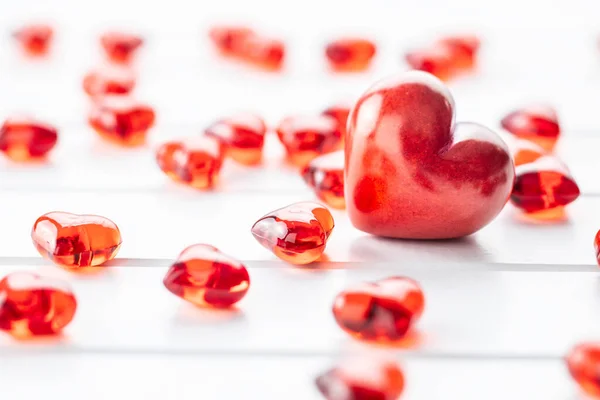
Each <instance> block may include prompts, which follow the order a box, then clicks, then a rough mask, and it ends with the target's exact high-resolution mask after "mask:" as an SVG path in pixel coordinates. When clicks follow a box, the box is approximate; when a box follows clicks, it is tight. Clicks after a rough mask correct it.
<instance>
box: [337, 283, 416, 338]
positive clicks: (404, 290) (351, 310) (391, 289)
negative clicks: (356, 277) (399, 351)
mask: <svg viewBox="0 0 600 400" xmlns="http://www.w3.org/2000/svg"><path fill="white" fill-rule="evenodd" d="M424 307H425V296H424V294H423V290H422V289H421V287H420V286H419V284H418V283H417V282H415V281H414V280H412V279H410V278H406V277H392V278H386V279H382V280H380V281H377V282H373V283H362V284H360V285H357V286H356V287H353V288H350V289H346V290H344V291H343V292H341V293H340V294H338V295H337V297H336V298H335V301H334V303H333V316H334V317H335V320H336V322H337V323H338V325H339V326H340V327H341V328H342V329H343V330H344V331H346V332H347V333H349V334H350V335H352V336H354V337H356V338H358V339H363V340H369V341H378V342H393V341H398V340H400V339H402V338H403V337H405V335H406V334H407V333H408V331H409V330H410V329H411V327H412V326H414V324H415V323H416V322H417V320H418V319H419V318H420V316H421V313H422V312H423V308H424Z"/></svg>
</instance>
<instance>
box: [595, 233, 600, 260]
mask: <svg viewBox="0 0 600 400" xmlns="http://www.w3.org/2000/svg"><path fill="white" fill-rule="evenodd" d="M594 250H596V260H597V261H598V265H600V231H598V232H597V233H596V237H595V238H594Z"/></svg>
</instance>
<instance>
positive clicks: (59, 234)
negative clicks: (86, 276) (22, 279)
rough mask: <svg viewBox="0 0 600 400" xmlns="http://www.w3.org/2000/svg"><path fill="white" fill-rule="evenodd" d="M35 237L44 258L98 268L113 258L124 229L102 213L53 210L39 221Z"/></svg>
mask: <svg viewBox="0 0 600 400" xmlns="http://www.w3.org/2000/svg"><path fill="white" fill-rule="evenodd" d="M31 239H32V240H33V244H34V245H35V248H36V249H37V251H38V252H39V253H40V254H41V255H42V257H44V258H47V259H49V260H51V261H52V262H54V263H55V264H58V265H60V266H63V267H66V268H79V267H94V266H98V265H102V264H104V263H105V262H107V261H110V260H112V259H113V258H115V256H116V255H117V252H118V251H119V248H120V247H121V243H122V240H121V232H120V231H119V228H118V227H117V225H116V224H115V223H114V222H112V221H111V220H110V219H108V218H105V217H101V216H99V215H78V214H71V213H68V212H50V213H47V214H44V215H42V216H41V217H39V218H38V219H37V221H35V224H34V225H33V229H32V230H31Z"/></svg>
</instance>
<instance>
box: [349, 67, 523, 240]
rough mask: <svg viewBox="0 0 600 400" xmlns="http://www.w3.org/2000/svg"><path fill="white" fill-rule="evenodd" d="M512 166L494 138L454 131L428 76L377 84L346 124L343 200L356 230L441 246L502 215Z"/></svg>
mask: <svg viewBox="0 0 600 400" xmlns="http://www.w3.org/2000/svg"><path fill="white" fill-rule="evenodd" d="M514 175H515V171H514V165H513V162H512V160H511V157H510V155H509V151H508V148H507V146H506V144H505V143H504V142H503V141H502V139H500V137H499V136H498V135H496V134H495V133H494V132H492V131H490V130H489V129H487V128H485V127H483V126H481V125H478V124H475V123H466V122H460V123H454V100H453V98H452V95H451V94H450V92H449V91H448V89H447V88H446V87H445V86H444V84H443V83H442V82H441V81H440V80H438V79H437V78H435V77H434V76H433V75H430V74H427V73H424V72H419V71H411V72H407V73H403V74H400V75H397V76H394V77H392V78H389V79H384V80H382V81H380V82H378V83H377V84H375V85H374V86H373V87H371V88H370V89H369V90H367V92H366V93H365V94H364V95H363V96H362V97H361V98H360V99H359V100H358V102H357V103H356V105H355V106H354V108H353V110H352V112H351V114H350V118H349V120H348V132H347V138H346V161H345V185H346V187H345V196H346V202H347V209H348V215H349V216H350V220H351V221H352V223H353V224H354V226H355V227H357V228H358V229H360V230H362V231H364V232H368V233H372V234H375V235H381V236H388V237H395V238H411V239H447V238H455V237H461V236H465V235H469V234H471V233H473V232H476V231H477V230H479V229H481V228H482V227H484V226H485V225H486V224H488V223H489V222H490V221H491V220H492V219H494V217H495V216H496V215H497V214H498V213H499V212H500V210H502V208H503V207H504V205H505V204H506V202H507V200H508V197H509V195H510V192H511V189H512V186H513V181H514Z"/></svg>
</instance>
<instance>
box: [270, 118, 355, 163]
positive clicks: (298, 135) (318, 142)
mask: <svg viewBox="0 0 600 400" xmlns="http://www.w3.org/2000/svg"><path fill="white" fill-rule="evenodd" d="M277 136H278V137H279V140H280V141H281V143H282V144H283V146H284V147H285V150H286V152H287V156H288V159H289V161H290V162H291V163H292V164H295V165H297V166H300V167H304V166H305V165H306V164H307V163H308V162H309V161H310V160H312V159H313V158H315V157H317V156H318V155H320V154H325V153H331V152H333V151H336V150H339V149H341V148H342V146H343V138H342V131H341V129H340V127H339V124H338V121H337V120H336V119H334V118H332V117H329V116H327V115H313V116H294V117H288V118H286V119H284V120H283V121H281V123H280V124H279V126H278V127H277Z"/></svg>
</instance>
